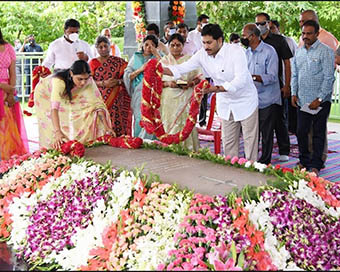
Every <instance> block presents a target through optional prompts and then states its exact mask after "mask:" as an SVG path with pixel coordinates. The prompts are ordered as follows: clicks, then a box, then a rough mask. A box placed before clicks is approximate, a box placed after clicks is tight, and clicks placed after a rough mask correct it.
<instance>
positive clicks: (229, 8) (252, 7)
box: [197, 1, 340, 41]
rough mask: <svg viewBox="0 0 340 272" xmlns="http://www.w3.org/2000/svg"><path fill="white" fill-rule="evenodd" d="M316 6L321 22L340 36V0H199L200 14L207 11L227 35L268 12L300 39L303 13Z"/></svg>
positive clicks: (239, 31)
mask: <svg viewBox="0 0 340 272" xmlns="http://www.w3.org/2000/svg"><path fill="white" fill-rule="evenodd" d="M306 9H313V10H315V11H316V12H317V14H318V16H319V21H320V25H321V26H322V27H323V28H324V29H326V30H328V31H330V32H331V33H332V34H333V35H334V36H335V37H337V38H338V39H339V38H340V29H339V28H338V27H337V25H338V20H339V18H340V2H338V1H296V2H295V1H198V2H197V14H202V13H204V14H207V15H209V17H210V22H214V23H218V24H219V25H220V26H221V27H222V29H223V30H224V33H225V36H226V38H228V36H229V35H230V33H232V32H236V33H239V34H241V32H242V28H243V26H244V25H245V24H247V23H252V22H255V15H256V14H257V13H259V12H266V13H268V14H269V15H270V17H271V19H275V20H278V21H279V22H280V28H281V32H282V33H284V34H285V35H287V36H292V37H294V38H295V40H296V41H298V38H299V36H300V33H301V30H300V26H299V16H300V13H301V11H303V10H306Z"/></svg>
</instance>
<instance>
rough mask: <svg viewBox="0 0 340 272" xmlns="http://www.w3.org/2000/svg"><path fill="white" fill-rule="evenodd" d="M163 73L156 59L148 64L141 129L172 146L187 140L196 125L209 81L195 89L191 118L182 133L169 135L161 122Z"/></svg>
mask: <svg viewBox="0 0 340 272" xmlns="http://www.w3.org/2000/svg"><path fill="white" fill-rule="evenodd" d="M162 72H163V67H162V64H161V63H160V62H158V61H157V60H156V59H152V60H150V61H149V62H148V64H147V66H146V68H145V71H144V79H143V89H142V103H141V113H142V120H141V121H140V125H141V127H143V128H145V130H146V132H147V133H149V134H152V133H153V134H155V135H156V137H157V138H158V139H159V140H160V141H161V142H163V143H166V144H172V143H176V144H178V143H179V142H182V141H184V140H185V139H187V138H188V137H189V135H190V133H191V131H192V130H193V128H194V126H195V125H196V120H197V115H198V113H199V106H200V103H201V100H202V96H203V94H202V89H203V88H207V87H208V86H209V83H208V81H206V80H202V81H201V82H200V83H199V84H198V85H197V86H196V87H195V89H194V92H193V94H192V96H191V100H190V109H189V116H188V118H187V120H186V122H185V125H184V127H183V129H182V131H179V132H177V133H176V134H167V133H166V132H165V130H164V126H163V123H162V120H161V114H160V112H159V110H158V109H159V107H160V101H161V95H162V91H163V88H162Z"/></svg>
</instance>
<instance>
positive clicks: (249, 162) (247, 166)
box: [244, 161, 252, 168]
mask: <svg viewBox="0 0 340 272" xmlns="http://www.w3.org/2000/svg"><path fill="white" fill-rule="evenodd" d="M251 165H252V163H251V161H247V162H246V163H245V164H244V167H245V168H249V167H250V166H251Z"/></svg>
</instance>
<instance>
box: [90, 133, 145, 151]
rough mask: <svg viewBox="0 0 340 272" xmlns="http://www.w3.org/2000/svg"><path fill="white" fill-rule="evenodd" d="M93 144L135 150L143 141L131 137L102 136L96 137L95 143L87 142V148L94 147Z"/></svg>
mask: <svg viewBox="0 0 340 272" xmlns="http://www.w3.org/2000/svg"><path fill="white" fill-rule="evenodd" d="M95 143H104V144H108V145H110V146H112V147H120V148H129V149H136V148H139V147H140V146H141V145H142V144H143V140H142V139H141V138H138V137H131V136H128V135H122V136H120V137H113V136H111V135H104V136H101V137H98V138H97V140H96V141H92V142H89V143H88V144H87V146H88V147H90V146H92V145H94V144H95Z"/></svg>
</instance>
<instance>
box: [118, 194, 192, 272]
mask: <svg viewBox="0 0 340 272" xmlns="http://www.w3.org/2000/svg"><path fill="white" fill-rule="evenodd" d="M163 196H164V195H163ZM190 201H191V197H187V196H185V195H184V194H183V193H182V192H178V193H177V194H176V195H175V196H170V197H168V199H166V200H165V201H164V202H163V203H164V204H163V207H164V209H163V210H162V214H157V215H155V218H154V219H155V224H154V225H153V226H152V229H151V230H150V231H149V232H148V233H147V234H146V235H145V236H140V237H139V238H137V239H136V242H135V243H136V245H137V249H136V251H132V250H128V251H126V252H125V254H124V256H127V257H128V261H127V262H128V269H129V270H144V271H145V270H155V269H157V266H158V265H159V264H160V263H165V262H166V260H167V258H168V257H169V256H168V252H169V251H170V250H171V249H174V248H175V242H174V239H173V237H174V235H175V233H176V232H178V231H179V224H180V223H181V222H182V220H183V218H184V217H185V216H186V214H187V211H188V209H189V207H190Z"/></svg>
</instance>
